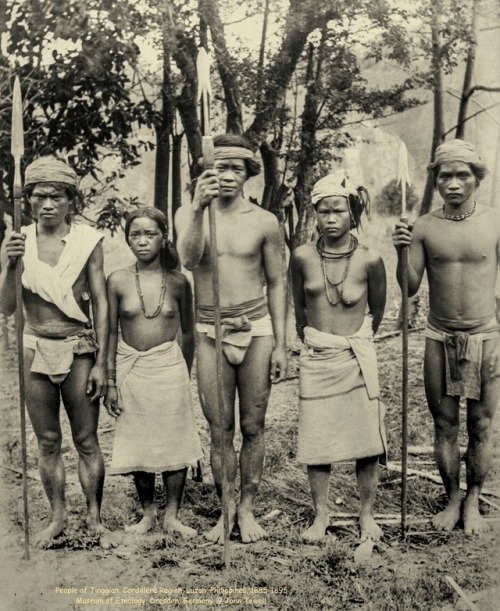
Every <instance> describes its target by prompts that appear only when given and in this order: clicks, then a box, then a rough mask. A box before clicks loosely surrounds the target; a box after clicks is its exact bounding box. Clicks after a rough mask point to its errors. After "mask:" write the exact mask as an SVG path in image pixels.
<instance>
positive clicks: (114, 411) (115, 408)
mask: <svg viewBox="0 0 500 611" xmlns="http://www.w3.org/2000/svg"><path fill="white" fill-rule="evenodd" d="M104 405H105V407H106V409H107V411H108V414H109V415H110V416H112V417H113V418H118V416H119V415H120V414H121V413H122V409H121V407H120V406H119V405H118V390H117V388H116V386H108V389H107V391H106V396H105V397H104Z"/></svg>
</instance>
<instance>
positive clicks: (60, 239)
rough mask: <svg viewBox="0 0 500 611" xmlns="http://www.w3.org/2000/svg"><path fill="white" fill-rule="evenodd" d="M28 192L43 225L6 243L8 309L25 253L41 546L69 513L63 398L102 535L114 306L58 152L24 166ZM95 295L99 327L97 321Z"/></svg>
mask: <svg viewBox="0 0 500 611" xmlns="http://www.w3.org/2000/svg"><path fill="white" fill-rule="evenodd" d="M25 197H26V199H27V202H28V203H29V205H30V206H31V211H32V214H33V217H34V219H35V223H34V224H32V225H29V226H28V227H25V228H23V233H15V232H13V233H12V234H11V235H10V236H9V237H8V238H7V239H6V240H5V241H4V244H3V246H2V257H1V258H2V273H1V276H0V309H1V311H2V312H3V313H4V314H7V315H10V314H12V313H13V312H14V310H15V307H16V297H15V291H14V289H13V287H14V282H15V278H14V276H15V273H14V269H15V265H16V261H17V260H18V259H19V258H20V257H21V258H22V265H23V276H22V283H23V306H24V312H25V318H26V323H25V327H24V361H25V370H26V379H25V385H26V407H27V410H28V414H29V417H30V420H31V424H32V425H33V429H34V431H35V434H36V436H37V440H38V449H39V459H38V465H39V470H40V476H41V480H42V484H43V487H44V489H45V492H46V494H47V497H48V500H49V503H50V508H51V518H50V522H49V524H48V526H47V527H46V528H45V529H44V530H42V531H41V532H40V533H38V535H37V536H36V537H35V538H34V544H35V545H36V546H37V547H41V548H43V547H46V546H48V545H49V544H50V542H51V541H52V540H53V539H54V538H55V537H57V536H59V535H60V534H61V533H62V531H63V529H64V527H65V524H66V517H67V515H66V505H65V490H64V489H65V475H64V465H63V461H62V457H61V425H60V421H59V406H60V400H61V398H62V401H63V404H64V407H65V409H66V412H67V414H68V418H69V422H70V425H71V432H72V436H73V441H74V444H75V447H76V449H77V452H78V455H79V464H78V474H79V477H80V482H81V485H82V488H83V492H84V493H85V496H86V499H87V509H88V526H89V527H90V528H91V529H92V530H94V531H95V532H98V533H100V532H102V531H103V530H104V529H103V527H102V525H101V519H100V507H101V499H102V490H103V483H104V462H103V459H102V455H101V450H100V448H99V445H98V441H97V424H98V418H99V398H100V397H101V396H103V395H104V392H105V379H106V372H105V358H106V349H107V337H108V306H107V300H106V284H105V279H104V273H103V254H102V247H101V239H102V236H101V235H100V234H99V233H98V232H97V231H95V230H94V229H92V228H90V227H88V226H86V225H73V224H71V222H70V213H71V211H72V207H73V206H74V205H75V204H76V203H77V202H78V201H79V198H81V195H80V193H79V191H78V189H77V176H76V173H75V172H74V170H73V169H72V168H71V167H69V166H68V165H66V164H65V163H64V162H62V161H59V160H57V159H56V158H54V157H40V158H39V159H37V160H36V161H34V162H33V163H32V164H31V165H30V166H28V167H27V168H26V178H25ZM87 291H88V292H87ZM89 297H90V299H91V301H92V310H93V319H94V324H95V331H96V332H95V333H94V331H93V330H92V329H91V325H90V321H89ZM96 340H97V343H96Z"/></svg>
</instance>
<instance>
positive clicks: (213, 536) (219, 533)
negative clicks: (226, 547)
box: [204, 513, 235, 543]
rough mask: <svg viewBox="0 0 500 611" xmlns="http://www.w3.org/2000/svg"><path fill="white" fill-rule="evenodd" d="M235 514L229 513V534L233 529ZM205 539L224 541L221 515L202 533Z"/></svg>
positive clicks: (216, 541)
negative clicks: (215, 522) (209, 528)
mask: <svg viewBox="0 0 500 611" xmlns="http://www.w3.org/2000/svg"><path fill="white" fill-rule="evenodd" d="M234 519H235V514H234V513H233V514H232V515H231V514H230V515H229V534H231V531H232V530H233V526H234ZM204 537H205V539H208V540H209V541H212V542H213V543H224V520H223V517H222V516H221V517H220V518H219V520H218V521H217V524H216V525H215V526H214V527H213V528H212V529H211V530H209V531H208V532H207V533H205V534H204Z"/></svg>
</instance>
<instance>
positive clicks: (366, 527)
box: [359, 515, 382, 543]
mask: <svg viewBox="0 0 500 611" xmlns="http://www.w3.org/2000/svg"><path fill="white" fill-rule="evenodd" d="M359 527H360V530H361V532H360V536H359V542H360V543H363V542H364V541H380V537H381V536H382V529H381V528H380V526H379V525H378V524H377V523H376V522H375V520H374V518H373V516H372V515H366V516H359Z"/></svg>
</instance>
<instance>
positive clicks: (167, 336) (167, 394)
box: [105, 208, 202, 536]
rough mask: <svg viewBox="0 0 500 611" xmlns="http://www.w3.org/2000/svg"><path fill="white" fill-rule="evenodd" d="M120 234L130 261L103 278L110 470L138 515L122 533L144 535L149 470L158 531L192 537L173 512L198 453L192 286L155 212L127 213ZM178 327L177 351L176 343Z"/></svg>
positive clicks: (149, 514)
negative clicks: (159, 494) (133, 499)
mask: <svg viewBox="0 0 500 611" xmlns="http://www.w3.org/2000/svg"><path fill="white" fill-rule="evenodd" d="M125 237H126V240H127V243H128V245H129V246H130V248H131V250H132V252H133V253H134V255H135V257H136V262H135V264H134V265H131V266H130V267H127V268H125V269H121V270H118V271H115V272H113V273H112V274H110V276H109V278H108V298H109V300H110V304H111V307H110V309H109V312H110V339H109V352H108V392H107V395H106V399H105V405H106V409H107V410H108V412H109V414H110V415H111V416H113V417H114V418H116V428H115V438H114V444H113V457H112V461H111V468H110V473H111V474H115V475H117V474H130V473H132V474H133V476H134V481H135V485H136V488H137V493H138V495H139V499H140V501H141V504H142V508H143V518H142V520H141V521H140V522H139V523H138V524H136V525H134V526H131V527H130V528H129V530H131V531H133V532H136V533H145V532H147V531H148V530H150V529H151V528H153V526H154V524H155V522H156V508H155V500H154V498H155V473H161V474H162V477H163V482H164V485H165V489H166V494H167V502H166V508H165V516H164V520H163V524H164V527H165V529H166V530H170V531H176V532H179V533H180V534H182V535H184V536H193V535H195V534H196V531H195V530H194V529H193V528H190V527H188V526H185V525H184V524H182V523H181V522H180V521H179V519H178V517H177V513H178V510H179V505H180V502H181V499H182V493H183V490H184V484H185V481H186V475H187V469H188V467H193V468H196V467H197V466H199V461H200V460H201V457H202V451H201V446H200V441H199V438H198V432H197V429H196V423H195V419H194V413H193V408H192V405H191V397H190V389H189V372H190V371H191V365H192V362H193V354H194V334H193V298H192V293H191V288H190V285H189V282H188V280H187V278H186V277H185V276H184V275H183V274H182V273H180V272H178V271H176V270H175V269H174V268H175V267H176V266H177V261H178V259H177V254H176V251H175V248H174V246H173V244H172V243H171V242H169V241H168V230H167V219H166V218H165V216H164V214H163V213H162V212H161V211H159V210H157V209H156V208H140V209H138V210H134V212H132V213H131V214H130V215H129V216H128V218H127V221H126V225H125ZM118 326H119V327H120V331H121V337H120V338H119V337H118ZM179 328H180V329H181V330H182V344H181V348H180V347H179V345H178V344H177V343H176V341H175V339H176V336H177V334H178V331H179Z"/></svg>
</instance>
